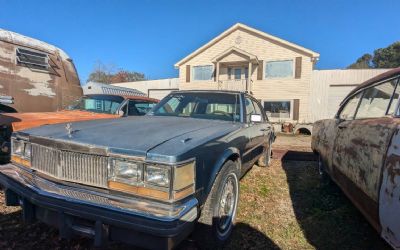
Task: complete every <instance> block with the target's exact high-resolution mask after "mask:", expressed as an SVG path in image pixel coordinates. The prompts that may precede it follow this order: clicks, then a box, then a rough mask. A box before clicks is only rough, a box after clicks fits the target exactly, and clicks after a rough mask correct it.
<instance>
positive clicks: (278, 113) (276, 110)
mask: <svg viewBox="0 0 400 250" xmlns="http://www.w3.org/2000/svg"><path fill="white" fill-rule="evenodd" d="M264 111H265V113H267V116H268V117H272V118H287V119H288V118H290V112H291V102H290V101H265V102H264Z"/></svg>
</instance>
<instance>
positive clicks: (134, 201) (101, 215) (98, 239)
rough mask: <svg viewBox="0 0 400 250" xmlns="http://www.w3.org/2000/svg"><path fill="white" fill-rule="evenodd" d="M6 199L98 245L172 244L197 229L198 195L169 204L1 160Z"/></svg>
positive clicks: (29, 215) (26, 213)
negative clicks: (68, 181)
mask: <svg viewBox="0 0 400 250" xmlns="http://www.w3.org/2000/svg"><path fill="white" fill-rule="evenodd" d="M0 185H1V186H3V188H4V189H5V194H6V204H7V205H21V206H22V208H23V218H24V220H26V221H35V220H37V219H38V220H40V221H43V222H45V223H48V224H50V225H53V226H56V227H58V228H59V230H60V235H61V237H64V238H69V237H71V236H72V235H74V234H81V235H85V236H88V237H92V238H94V242H95V245H97V246H98V245H102V244H104V243H106V242H107V241H108V240H113V241H122V242H125V243H129V244H134V245H138V246H141V247H145V248H151V249H155V248H156V249H160V248H166V249H170V248H172V247H174V246H176V245H177V244H179V242H180V241H182V240H183V239H184V238H185V237H187V236H188V234H190V233H191V231H192V230H193V226H194V222H195V220H196V218H197V215H198V210H197V204H198V202H197V200H196V199H195V198H191V199H188V200H186V201H185V202H184V203H181V204H164V203H160V202H153V201H149V200H145V199H139V198H132V197H129V198H127V197H122V196H115V195H109V194H108V193H106V192H99V191H93V190H88V189H82V188H78V187H70V186H66V185H63V184H59V183H55V182H51V181H49V180H47V179H44V178H42V177H39V176H38V175H36V174H35V173H34V172H33V171H31V170H30V169H25V168H23V167H19V166H16V165H14V164H7V165H3V166H0Z"/></svg>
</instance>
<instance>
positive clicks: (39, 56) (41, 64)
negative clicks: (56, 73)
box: [16, 48, 49, 70]
mask: <svg viewBox="0 0 400 250" xmlns="http://www.w3.org/2000/svg"><path fill="white" fill-rule="evenodd" d="M16 57H17V64H18V65H22V66H26V67H31V68H35V69H44V70H45V69H47V68H48V67H49V59H48V56H47V54H46V53H43V52H37V51H32V50H27V49H22V48H18V49H17V50H16Z"/></svg>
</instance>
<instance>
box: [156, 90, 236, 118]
mask: <svg viewBox="0 0 400 250" xmlns="http://www.w3.org/2000/svg"><path fill="white" fill-rule="evenodd" d="M149 115H154V116H177V117H192V118H199V119H210V120H225V121H239V120H240V105H239V96H238V95H237V94H222V93H218V94H212V93H211V94H210V93H190V92H189V93H174V94H170V95H168V96H167V97H165V98H164V99H162V101H161V102H160V103H159V104H158V105H157V106H156V107H154V109H153V110H152V111H151V112H150V113H149Z"/></svg>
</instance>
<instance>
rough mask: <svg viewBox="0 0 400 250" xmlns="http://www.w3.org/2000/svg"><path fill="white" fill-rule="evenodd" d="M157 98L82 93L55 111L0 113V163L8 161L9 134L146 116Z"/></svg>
mask: <svg viewBox="0 0 400 250" xmlns="http://www.w3.org/2000/svg"><path fill="white" fill-rule="evenodd" d="M158 101H159V100H157V99H154V98H149V97H145V96H126V95H110V94H109V95H107V94H98V95H85V96H82V97H81V98H79V99H78V100H76V101H75V102H73V103H72V104H71V105H69V106H68V107H67V108H66V109H65V110H61V111H56V112H28V113H0V162H3V163H4V162H8V161H9V157H10V153H11V147H10V140H11V134H12V132H15V131H20V130H23V129H28V128H33V127H38V126H42V125H48V124H56V123H66V122H73V121H85V120H97V119H112V118H119V117H126V116H141V115H145V114H146V113H147V112H148V111H150V110H151V108H153V107H154V106H155V104H156V103H158Z"/></svg>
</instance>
